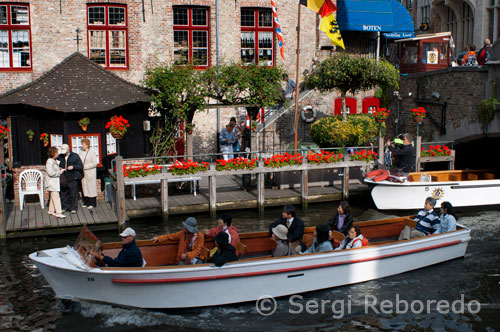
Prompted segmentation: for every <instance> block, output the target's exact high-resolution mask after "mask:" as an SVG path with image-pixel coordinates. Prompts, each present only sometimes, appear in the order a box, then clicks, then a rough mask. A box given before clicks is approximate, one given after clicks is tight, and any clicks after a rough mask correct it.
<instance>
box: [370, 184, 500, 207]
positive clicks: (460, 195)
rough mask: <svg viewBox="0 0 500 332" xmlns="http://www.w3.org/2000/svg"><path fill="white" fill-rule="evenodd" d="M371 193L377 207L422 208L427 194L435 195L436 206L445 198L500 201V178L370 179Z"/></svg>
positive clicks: (465, 201) (464, 203)
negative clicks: (396, 180)
mask: <svg viewBox="0 0 500 332" xmlns="http://www.w3.org/2000/svg"><path fill="white" fill-rule="evenodd" d="M365 182H366V183H368V184H370V185H373V189H372V191H371V195H372V198H373V201H374V203H375V205H376V206H377V209H379V210H410V209H419V208H423V206H424V202H425V199H426V198H427V197H429V196H430V197H434V198H435V199H436V202H437V203H436V206H439V205H440V204H441V203H442V202H444V201H448V202H450V203H451V204H452V205H453V206H454V207H460V206H481V205H496V204H500V180H478V181H454V182H451V181H447V182H404V183H393V182H388V181H382V182H373V181H371V180H369V179H365Z"/></svg>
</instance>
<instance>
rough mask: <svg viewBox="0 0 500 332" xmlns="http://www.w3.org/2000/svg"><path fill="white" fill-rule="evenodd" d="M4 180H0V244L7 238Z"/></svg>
mask: <svg viewBox="0 0 500 332" xmlns="http://www.w3.org/2000/svg"><path fill="white" fill-rule="evenodd" d="M3 200H4V197H3V180H0V245H2V244H5V240H6V239H7V225H6V224H5V211H4V210H3V206H4V205H3Z"/></svg>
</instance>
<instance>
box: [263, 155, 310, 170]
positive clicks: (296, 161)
mask: <svg viewBox="0 0 500 332" xmlns="http://www.w3.org/2000/svg"><path fill="white" fill-rule="evenodd" d="M303 160H304V156H303V155H301V154H300V153H298V154H293V155H292V154H289V153H288V152H286V153H285V154H276V155H274V156H272V157H270V158H264V166H265V167H283V166H294V165H302V161H303Z"/></svg>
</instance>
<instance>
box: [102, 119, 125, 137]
mask: <svg viewBox="0 0 500 332" xmlns="http://www.w3.org/2000/svg"><path fill="white" fill-rule="evenodd" d="M128 127H130V124H129V123H128V121H127V120H126V119H125V118H123V117H122V116H121V115H120V116H118V115H115V116H113V117H112V118H111V119H109V121H108V123H106V129H109V132H110V133H111V135H113V137H114V138H116V139H122V138H123V135H125V133H126V132H127V128H128Z"/></svg>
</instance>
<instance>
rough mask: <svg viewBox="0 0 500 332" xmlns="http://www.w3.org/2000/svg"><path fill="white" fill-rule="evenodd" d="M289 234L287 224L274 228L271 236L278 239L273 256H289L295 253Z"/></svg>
mask: <svg viewBox="0 0 500 332" xmlns="http://www.w3.org/2000/svg"><path fill="white" fill-rule="evenodd" d="M287 234H288V229H287V228H286V226H285V225H281V224H280V225H278V226H276V227H274V228H273V229H272V236H271V238H272V239H273V240H275V241H276V247H275V248H274V250H273V257H280V256H289V255H290V254H291V253H293V251H292V246H291V244H290V242H289V241H288V237H287Z"/></svg>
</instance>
